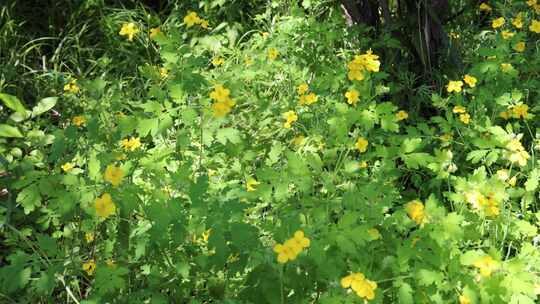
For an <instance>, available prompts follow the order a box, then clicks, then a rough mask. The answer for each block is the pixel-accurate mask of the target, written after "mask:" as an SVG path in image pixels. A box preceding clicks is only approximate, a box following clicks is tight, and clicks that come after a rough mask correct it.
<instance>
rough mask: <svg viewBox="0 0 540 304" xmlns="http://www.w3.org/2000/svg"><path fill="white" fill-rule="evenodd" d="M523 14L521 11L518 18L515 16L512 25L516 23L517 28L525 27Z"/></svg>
mask: <svg viewBox="0 0 540 304" xmlns="http://www.w3.org/2000/svg"><path fill="white" fill-rule="evenodd" d="M522 16H523V14H522V13H519V14H518V15H517V16H516V18H514V20H512V25H514V27H515V28H517V29H521V28H523V19H522Z"/></svg>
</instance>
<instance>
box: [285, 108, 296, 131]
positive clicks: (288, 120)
mask: <svg viewBox="0 0 540 304" xmlns="http://www.w3.org/2000/svg"><path fill="white" fill-rule="evenodd" d="M283 118H284V119H285V122H284V123H283V127H284V128H286V129H290V128H291V124H292V123H293V122H295V121H297V120H298V115H296V113H295V112H294V111H287V112H285V113H283Z"/></svg>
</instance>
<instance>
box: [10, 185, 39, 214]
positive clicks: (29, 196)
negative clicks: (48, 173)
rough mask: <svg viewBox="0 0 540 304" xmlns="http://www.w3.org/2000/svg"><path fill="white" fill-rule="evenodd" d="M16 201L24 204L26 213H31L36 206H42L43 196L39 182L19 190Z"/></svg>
mask: <svg viewBox="0 0 540 304" xmlns="http://www.w3.org/2000/svg"><path fill="white" fill-rule="evenodd" d="M16 201H17V203H20V204H21V205H22V206H23V208H24V213H25V214H29V213H30V212H32V211H34V210H35V209H36V207H39V206H41V196H40V194H39V188H38V186H37V184H32V185H30V186H28V187H26V188H24V189H23V190H22V191H21V192H19V195H17V200H16Z"/></svg>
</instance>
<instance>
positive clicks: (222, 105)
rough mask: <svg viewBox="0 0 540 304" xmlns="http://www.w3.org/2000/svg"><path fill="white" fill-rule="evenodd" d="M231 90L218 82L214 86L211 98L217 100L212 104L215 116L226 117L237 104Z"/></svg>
mask: <svg viewBox="0 0 540 304" xmlns="http://www.w3.org/2000/svg"><path fill="white" fill-rule="evenodd" d="M230 94H231V91H230V90H229V89H226V88H225V87H223V85H221V84H218V85H216V86H215V87H214V90H213V91H212V92H210V98H212V99H213V100H214V101H215V102H214V103H213V104H212V111H213V112H214V117H224V116H225V115H227V114H228V113H229V112H231V110H232V107H234V105H235V104H236V103H235V102H234V100H232V99H231V97H230V96H229V95H230Z"/></svg>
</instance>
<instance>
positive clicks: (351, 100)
mask: <svg viewBox="0 0 540 304" xmlns="http://www.w3.org/2000/svg"><path fill="white" fill-rule="evenodd" d="M345 98H347V103H348V104H350V105H353V106H354V105H356V103H357V102H358V100H359V99H360V93H359V92H358V91H357V90H355V89H350V90H348V91H347V92H346V93H345Z"/></svg>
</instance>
